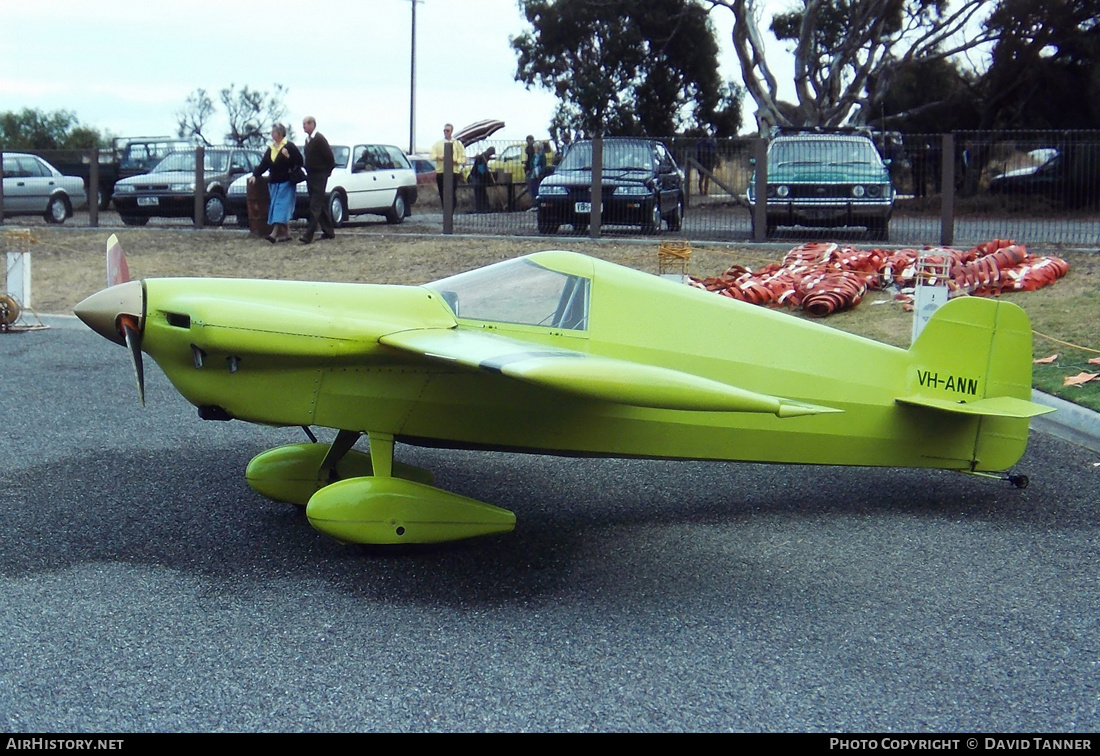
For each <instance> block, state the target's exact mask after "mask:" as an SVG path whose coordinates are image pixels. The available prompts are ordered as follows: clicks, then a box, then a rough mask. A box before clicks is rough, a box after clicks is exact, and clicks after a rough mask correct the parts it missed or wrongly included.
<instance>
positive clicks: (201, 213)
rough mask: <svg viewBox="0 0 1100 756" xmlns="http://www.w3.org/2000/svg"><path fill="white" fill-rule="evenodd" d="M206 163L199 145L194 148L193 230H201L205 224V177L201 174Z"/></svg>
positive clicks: (202, 148) (204, 152) (203, 152)
mask: <svg viewBox="0 0 1100 756" xmlns="http://www.w3.org/2000/svg"><path fill="white" fill-rule="evenodd" d="M204 162H206V148H204V147H203V146H202V145H201V144H200V145H199V146H198V147H196V148H195V214H194V217H195V228H202V225H203V223H205V222H206V175H205V173H204V172H203V169H204V168H205V166H204V165H203V163H204Z"/></svg>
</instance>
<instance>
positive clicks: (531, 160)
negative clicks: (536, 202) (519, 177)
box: [523, 134, 535, 179]
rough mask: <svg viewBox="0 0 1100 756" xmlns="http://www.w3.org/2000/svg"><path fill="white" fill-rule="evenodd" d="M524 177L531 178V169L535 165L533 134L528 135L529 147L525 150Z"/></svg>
mask: <svg viewBox="0 0 1100 756" xmlns="http://www.w3.org/2000/svg"><path fill="white" fill-rule="evenodd" d="M523 155H524V159H523V175H524V177H525V178H527V179H530V178H531V169H532V168H533V167H534V165H535V136H534V135H533V134H528V135H527V146H526V147H524V149H523Z"/></svg>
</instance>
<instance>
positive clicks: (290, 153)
mask: <svg viewBox="0 0 1100 756" xmlns="http://www.w3.org/2000/svg"><path fill="white" fill-rule="evenodd" d="M301 165H302V153H301V152H299V151H298V148H297V146H295V144H294V142H291V141H290V140H288V139H287V138H286V126H284V125H282V124H281V123H277V124H275V125H274V126H272V127H271V145H270V146H269V147H268V149H267V151H266V152H264V157H263V159H262V160H261V161H260V164H259V165H258V166H256V170H254V171H252V175H251V176H249V177H248V183H250V184H251V183H254V182H255V181H256V179H258V178H259V177H260V176H262V175H263V174H264V171H267V191H268V195H269V196H270V198H271V200H270V203H269V205H268V209H267V222H268V223H269V224H271V234H270V235H269V236H266V237H264V238H265V239H267V240H268V241H269V242H271V243H272V244H274V243H275V242H284V241H290V216H292V215H293V214H294V200H295V194H296V192H295V189H294V182H293V181H291V180H290V174H291V173H292V172H293V171H294V169H295V168H300V167H301Z"/></svg>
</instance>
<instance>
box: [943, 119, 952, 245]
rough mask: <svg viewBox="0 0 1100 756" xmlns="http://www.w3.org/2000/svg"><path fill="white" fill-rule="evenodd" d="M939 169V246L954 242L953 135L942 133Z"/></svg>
mask: <svg viewBox="0 0 1100 756" xmlns="http://www.w3.org/2000/svg"><path fill="white" fill-rule="evenodd" d="M942 153H943V154H942V155H941V156H940V170H941V172H942V174H943V175H942V179H941V181H942V183H941V184H940V186H941V187H942V188H941V191H940V246H941V247H950V246H951V245H952V244H954V243H955V135H954V134H944V135H943V145H942Z"/></svg>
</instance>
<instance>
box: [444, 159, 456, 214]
mask: <svg viewBox="0 0 1100 756" xmlns="http://www.w3.org/2000/svg"><path fill="white" fill-rule="evenodd" d="M454 166H455V146H454V142H451V141H449V140H448V141H446V142H444V143H443V233H445V234H453V233H454V230H455V174H454Z"/></svg>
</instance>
